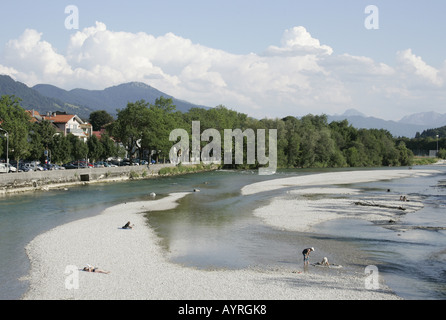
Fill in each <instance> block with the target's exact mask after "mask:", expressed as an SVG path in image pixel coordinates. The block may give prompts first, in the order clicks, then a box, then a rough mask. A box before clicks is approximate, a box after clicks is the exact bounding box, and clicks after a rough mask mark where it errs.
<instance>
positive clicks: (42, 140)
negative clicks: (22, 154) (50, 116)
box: [30, 120, 56, 160]
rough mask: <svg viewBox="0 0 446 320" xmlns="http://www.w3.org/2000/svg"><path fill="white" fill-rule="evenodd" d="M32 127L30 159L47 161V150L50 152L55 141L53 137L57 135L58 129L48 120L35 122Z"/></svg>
mask: <svg viewBox="0 0 446 320" xmlns="http://www.w3.org/2000/svg"><path fill="white" fill-rule="evenodd" d="M30 127H31V131H30V138H31V144H30V157H31V158H32V159H40V160H45V158H46V157H45V150H46V151H47V152H50V151H49V146H50V145H51V143H52V141H53V136H54V135H55V134H56V128H55V127H54V125H53V124H52V123H51V122H49V121H47V120H43V121H40V122H34V123H32V124H31V125H30Z"/></svg>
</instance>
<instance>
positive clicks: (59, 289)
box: [23, 170, 435, 300]
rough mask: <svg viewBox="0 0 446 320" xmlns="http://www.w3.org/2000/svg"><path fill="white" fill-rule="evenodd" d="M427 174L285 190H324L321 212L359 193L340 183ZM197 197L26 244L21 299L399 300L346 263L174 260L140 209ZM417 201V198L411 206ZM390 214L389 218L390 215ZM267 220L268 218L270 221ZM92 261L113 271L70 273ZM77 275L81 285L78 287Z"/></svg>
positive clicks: (130, 208) (318, 182)
mask: <svg viewBox="0 0 446 320" xmlns="http://www.w3.org/2000/svg"><path fill="white" fill-rule="evenodd" d="M406 171H407V172H406ZM429 174H435V170H395V172H394V170H373V174H371V173H370V172H368V171H355V172H336V174H335V175H331V174H329V173H324V174H314V175H310V176H300V177H295V179H296V180H295V182H294V185H295V186H297V188H296V189H294V190H287V191H289V192H290V193H286V194H285V195H284V196H287V195H288V196H291V197H295V198H296V199H297V197H301V196H302V195H306V196H308V195H310V196H311V197H313V196H315V195H319V196H321V195H323V196H324V197H325V198H326V199H325V202H324V203H320V209H321V210H320V211H321V212H322V211H324V208H325V211H330V210H331V211H337V208H333V207H332V205H333V202H331V201H330V200H329V199H328V198H333V199H332V200H337V199H336V197H342V195H343V194H346V193H352V192H360V191H359V190H357V189H353V188H349V187H348V186H343V187H342V188H341V187H339V186H338V185H346V184H350V183H356V182H358V181H378V180H385V179H397V178H404V177H414V176H416V175H429ZM288 179H289V178H285V179H276V180H271V181H268V183H266V184H264V185H263V187H262V188H261V187H260V186H259V185H258V184H253V185H250V186H247V187H245V188H243V192H244V193H245V194H248V193H249V194H254V192H262V191H261V190H265V189H266V190H271V189H269V188H267V187H268V185H271V186H274V187H279V186H280V187H283V186H284V187H289V186H290V183H291V180H288ZM300 185H304V186H305V188H299V186H300ZM310 187H311V188H310ZM253 188H254V189H255V191H254V189H253ZM248 191H249V192H248ZM291 191H293V192H291ZM195 195H196V194H194V193H176V194H171V195H169V196H167V197H165V198H163V199H154V200H150V201H142V202H135V203H122V204H120V205H117V206H114V207H111V208H109V209H107V210H105V211H104V212H103V213H102V214H101V215H99V216H95V217H91V218H87V219H83V220H78V221H75V222H72V223H69V224H66V225H63V226H60V227H57V228H55V229H53V230H51V231H49V232H47V233H44V234H42V235H39V236H38V237H36V238H35V239H34V240H33V241H32V242H31V243H30V244H29V245H28V246H27V248H26V250H27V253H28V255H29V257H30V261H31V273H30V276H29V281H30V290H29V291H28V292H27V293H26V294H25V295H24V297H23V298H24V299H101V300H107V299H193V300H198V299H224V300H229V299H255V300H257V299H258V300H260V299H279V300H290V299H291V300H298V299H318V300H325V299H346V300H352V299H368V300H370V299H374V300H376V299H380V300H389V299H399V298H398V297H397V296H396V295H394V294H393V293H392V292H391V291H390V290H389V289H388V288H387V287H386V286H385V284H383V283H382V284H380V289H378V290H372V289H367V288H366V286H365V280H366V279H365V278H366V275H364V273H363V272H362V273H352V272H346V270H345V269H347V268H345V269H343V268H341V269H334V268H326V269H325V270H324V269H323V268H318V269H319V270H318V271H320V270H322V272H303V267H302V266H301V261H300V260H299V261H296V265H295V267H291V268H277V269H274V270H270V269H262V268H260V267H257V268H248V269H243V270H221V269H219V270H198V269H195V268H186V267H182V266H180V265H177V264H173V263H171V262H169V261H168V259H167V258H166V255H165V253H164V252H163V249H162V248H161V246H160V243H159V241H160V239H159V238H158V237H157V236H156V234H155V232H154V230H153V229H151V228H150V227H149V226H147V225H146V218H145V217H144V214H143V213H145V212H148V214H150V211H155V210H156V211H160V210H168V209H171V208H173V207H175V206H176V205H177V201H179V200H180V199H182V198H183V197H192V196H195ZM385 201H390V199H385ZM392 201H393V200H392ZM397 201H399V199H398V200H397ZM410 202H412V201H409V203H410ZM272 203H274V200H273V202H272ZM409 203H405V205H408V204H409ZM416 203H417V202H416V201H414V202H413V206H414V208H413V209H414V210H416ZM399 204H400V203H399ZM275 205H277V203H275ZM361 208H362V206H361ZM382 209H384V208H382ZM258 210H262V208H259V209H258ZM265 211H269V212H270V213H271V215H272V214H274V215H276V217H275V220H276V221H279V220H281V223H280V226H283V225H287V224H290V225H297V223H293V222H292V221H291V222H290V223H287V221H289V219H290V216H293V215H295V216H300V217H301V219H300V221H301V223H303V224H304V225H306V226H310V227H311V226H313V225H314V224H316V223H318V222H320V221H323V220H324V219H322V220H319V219H316V220H312V219H308V218H309V217H310V216H311V214H312V213H313V214H314V213H315V212H317V210H315V208H314V207H312V206H308V208H307V210H302V212H301V210H294V209H293V208H289V207H283V206H280V210H278V207H275V208H273V207H270V209H269V210H265ZM356 211H357V210H354V212H350V213H349V214H350V215H351V216H350V217H355V215H356V216H358V215H359V213H358V212H356ZM301 213H302V215H301ZM319 213H320V212H319ZM255 214H258V213H255ZM369 216H370V217H371V216H372V215H369ZM388 218H389V216H388V217H386V219H388ZM127 221H131V222H132V223H134V224H135V228H133V229H131V230H123V229H121V228H120V227H121V226H122V225H124V224H125V223H126V222H127ZM302 221H303V222H302ZM265 222H266V223H271V221H268V220H265ZM316 249H317V248H316ZM315 257H316V256H315ZM296 260H297V259H296ZM87 264H90V265H94V266H97V267H100V268H101V269H104V270H107V271H110V273H109V274H100V273H99V274H95V273H87V272H84V271H79V273H78V274H77V272H75V271H73V270H76V271H78V270H80V269H82V268H83V267H84V266H86V265H87ZM311 268H312V267H310V269H311ZM65 272H66V273H65ZM75 275H76V276H78V278H76V277H75ZM76 279H78V282H77V283H78V285H79V286H78V288H75V284H76ZM73 287H74V288H73Z"/></svg>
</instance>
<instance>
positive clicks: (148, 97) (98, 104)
mask: <svg viewBox="0 0 446 320" xmlns="http://www.w3.org/2000/svg"><path fill="white" fill-rule="evenodd" d="M3 94H6V95H15V96H16V97H19V98H20V99H21V101H20V105H21V106H22V107H23V108H24V109H27V110H35V111H37V112H39V113H41V114H45V113H47V112H52V111H65V112H67V113H69V114H76V115H78V116H79V117H81V118H83V119H88V118H89V116H90V113H91V112H93V111H96V110H105V111H107V112H108V113H110V114H111V115H112V116H116V114H117V109H124V108H125V107H126V106H127V103H128V102H135V101H138V100H145V101H146V102H149V103H155V100H156V99H157V98H159V97H161V96H163V97H165V98H172V100H173V104H174V105H175V106H176V109H177V110H178V111H181V112H187V111H188V110H189V109H190V108H193V107H198V108H207V107H205V106H201V105H196V104H193V103H189V102H187V101H184V100H180V99H176V98H174V97H172V96H170V95H168V94H166V93H163V92H161V91H159V90H157V89H155V88H153V87H151V86H149V85H146V84H144V83H141V82H130V83H124V84H121V85H118V86H114V87H110V88H106V89H104V90H86V89H73V90H70V91H67V90H64V89H61V88H58V87H56V86H53V85H49V84H38V85H36V86H34V87H32V88H30V87H28V86H27V85H25V84H24V83H21V82H18V81H15V80H13V79H12V78H11V77H10V76H5V75H0V95H3Z"/></svg>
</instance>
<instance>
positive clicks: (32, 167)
mask: <svg viewBox="0 0 446 320" xmlns="http://www.w3.org/2000/svg"><path fill="white" fill-rule="evenodd" d="M21 169H22V170H23V171H25V172H28V171H43V170H44V169H43V167H42V166H40V165H39V164H38V163H37V162H31V163H25V164H23V165H22V167H21Z"/></svg>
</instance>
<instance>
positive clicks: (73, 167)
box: [62, 163, 78, 169]
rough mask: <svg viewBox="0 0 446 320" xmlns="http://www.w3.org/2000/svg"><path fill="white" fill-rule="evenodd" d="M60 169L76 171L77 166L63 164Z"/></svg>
mask: <svg viewBox="0 0 446 320" xmlns="http://www.w3.org/2000/svg"><path fill="white" fill-rule="evenodd" d="M62 167H63V168H65V169H78V166H77V165H74V164H73V163H66V164H63V165H62Z"/></svg>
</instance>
